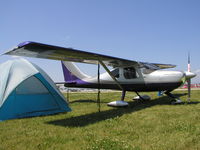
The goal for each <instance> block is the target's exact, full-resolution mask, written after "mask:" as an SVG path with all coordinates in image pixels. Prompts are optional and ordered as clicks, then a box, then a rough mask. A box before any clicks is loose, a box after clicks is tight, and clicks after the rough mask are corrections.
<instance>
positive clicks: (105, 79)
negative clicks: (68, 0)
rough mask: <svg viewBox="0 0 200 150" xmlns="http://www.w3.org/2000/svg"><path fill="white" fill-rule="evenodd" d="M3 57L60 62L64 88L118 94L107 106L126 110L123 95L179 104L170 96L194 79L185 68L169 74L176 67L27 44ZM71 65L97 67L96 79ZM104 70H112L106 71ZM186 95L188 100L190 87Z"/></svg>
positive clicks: (21, 44)
mask: <svg viewBox="0 0 200 150" xmlns="http://www.w3.org/2000/svg"><path fill="white" fill-rule="evenodd" d="M5 54H7V55H16V56H26V57H35V58H45V59H53V60H61V63H62V68H63V73H64V78H65V86H66V87H78V88H97V89H114V90H121V91H122V96H121V100H118V101H113V102H110V103H108V105H109V106H127V105H128V103H127V102H125V101H124V98H125V94H126V91H133V92H135V93H136V94H137V95H138V97H139V98H140V99H142V100H145V99H146V98H145V96H142V95H140V94H139V93H138V92H146V91H162V92H163V93H165V94H166V95H167V96H169V97H171V98H172V99H173V103H181V102H182V101H181V100H180V99H179V98H177V97H175V96H174V95H173V94H172V93H171V92H172V91H173V90H174V89H176V88H178V87H179V86H181V85H183V84H184V83H185V82H186V81H188V84H189V85H190V83H191V82H190V80H191V78H193V77H195V76H196V74H195V73H192V72H191V71H190V66H189V64H188V68H189V69H188V71H186V72H183V71H169V70H163V69H168V68H174V67H176V66H175V65H171V64H159V63H147V62H139V61H134V60H128V59H122V58H117V57H113V56H107V55H102V54H97V53H91V52H86V51H82V50H76V49H73V48H64V47H59V46H53V45H47V44H42V43H36V42H30V41H27V42H23V43H20V44H19V45H18V46H17V47H16V48H14V49H12V50H9V51H8V52H6V53H5ZM188 60H189V59H188ZM72 62H79V63H88V64H97V65H98V72H97V74H98V75H97V76H95V77H91V76H88V75H86V74H85V73H83V72H81V71H80V70H79V68H78V67H77V66H76V65H75V64H74V63H72ZM100 65H101V66H102V67H103V68H104V69H105V70H106V72H105V73H103V74H100V71H99V70H100ZM108 66H111V67H112V68H113V69H109V68H108ZM188 92H189V93H188V99H190V86H188ZM98 97H99V96H98Z"/></svg>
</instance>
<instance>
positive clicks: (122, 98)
mask: <svg viewBox="0 0 200 150" xmlns="http://www.w3.org/2000/svg"><path fill="white" fill-rule="evenodd" d="M125 96H126V91H124V90H123V91H122V97H121V101H124V98H125Z"/></svg>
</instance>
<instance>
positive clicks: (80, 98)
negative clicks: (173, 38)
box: [0, 90, 200, 150]
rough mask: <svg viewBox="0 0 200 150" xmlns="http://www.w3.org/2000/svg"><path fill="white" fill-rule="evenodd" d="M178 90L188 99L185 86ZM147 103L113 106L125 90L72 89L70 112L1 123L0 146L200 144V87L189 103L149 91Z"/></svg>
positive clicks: (165, 149) (180, 147) (177, 149)
mask: <svg viewBox="0 0 200 150" xmlns="http://www.w3.org/2000/svg"><path fill="white" fill-rule="evenodd" d="M174 93H175V94H177V95H179V96H180V98H181V99H182V100H184V101H186V97H187V95H185V91H176V92H174ZM147 94H149V95H150V96H151V97H152V100H151V101H149V102H145V103H141V102H133V101H132V100H131V99H132V98H133V96H134V95H135V94H134V93H127V96H126V101H128V102H129V103H130V106H129V107H127V108H118V109H117V108H112V107H108V106H107V105H106V103H107V102H110V101H113V100H117V99H119V98H120V95H121V93H119V92H109V93H102V94H101V102H102V103H101V112H98V107H97V104H96V102H95V101H96V93H71V94H70V107H71V108H72V109H73V111H72V112H69V113H63V114H57V115H51V116H43V117H34V118H25V119H16V120H8V121H4V122H1V123H0V150H4V149H5V150H9V149H11V150H26V149H29V150H43V149H56V150H60V149H61V150H62V149H63V150H65V149H70V150H76V149H77V150H79V149H81V150H82V149H83V150H84V149H86V150H99V149H100V150H129V149H130V150H132V149H133V150H143V149H144V150H151V149H152V150H193V149H200V104H199V102H200V91H198V90H197V91H192V101H193V103H191V104H182V105H170V99H169V98H168V97H165V96H163V97H157V93H155V92H151V93H147Z"/></svg>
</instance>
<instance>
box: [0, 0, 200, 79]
mask: <svg viewBox="0 0 200 150" xmlns="http://www.w3.org/2000/svg"><path fill="white" fill-rule="evenodd" d="M199 8H200V1H199V0H123V1H122V0H51V1H50V0H42V1H41V0H34V1H33V0H4V1H1V2H0V18H1V19H0V33H1V34H0V53H3V52H5V51H6V50H8V49H10V48H12V47H14V46H16V45H18V44H19V43H21V42H23V41H36V42H41V43H46V44H52V45H58V46H63V47H73V48H77V49H80V50H86V51H90V52H96V53H100V54H106V55H112V56H116V57H122V58H127V59H132V60H138V61H147V62H158V63H171V64H176V65H177V67H176V70H186V69H187V54H188V51H190V52H191V66H192V70H193V71H197V70H198V71H199V69H200V66H199V56H200V9H199ZM8 59H13V58H12V57H10V56H1V57H0V63H2V62H5V61H6V60H8ZM28 60H30V61H31V62H34V63H35V64H37V65H39V66H40V67H41V68H43V69H44V70H45V71H46V72H47V73H48V74H49V75H50V76H51V77H52V78H53V80H54V81H63V75H62V69H61V65H60V62H59V61H52V60H45V59H33V58H29V59H28ZM79 66H80V65H79ZM81 67H82V69H83V70H84V71H85V72H86V73H89V74H94V73H95V72H96V66H91V65H90V66H89V67H88V66H86V65H81Z"/></svg>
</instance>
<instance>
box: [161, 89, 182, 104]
mask: <svg viewBox="0 0 200 150" xmlns="http://www.w3.org/2000/svg"><path fill="white" fill-rule="evenodd" d="M170 92H171V91H166V92H165V94H166V95H167V96H169V97H171V98H173V100H172V102H171V104H180V103H182V101H181V100H180V99H179V98H178V97H176V96H174V95H173V94H172V93H170Z"/></svg>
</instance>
